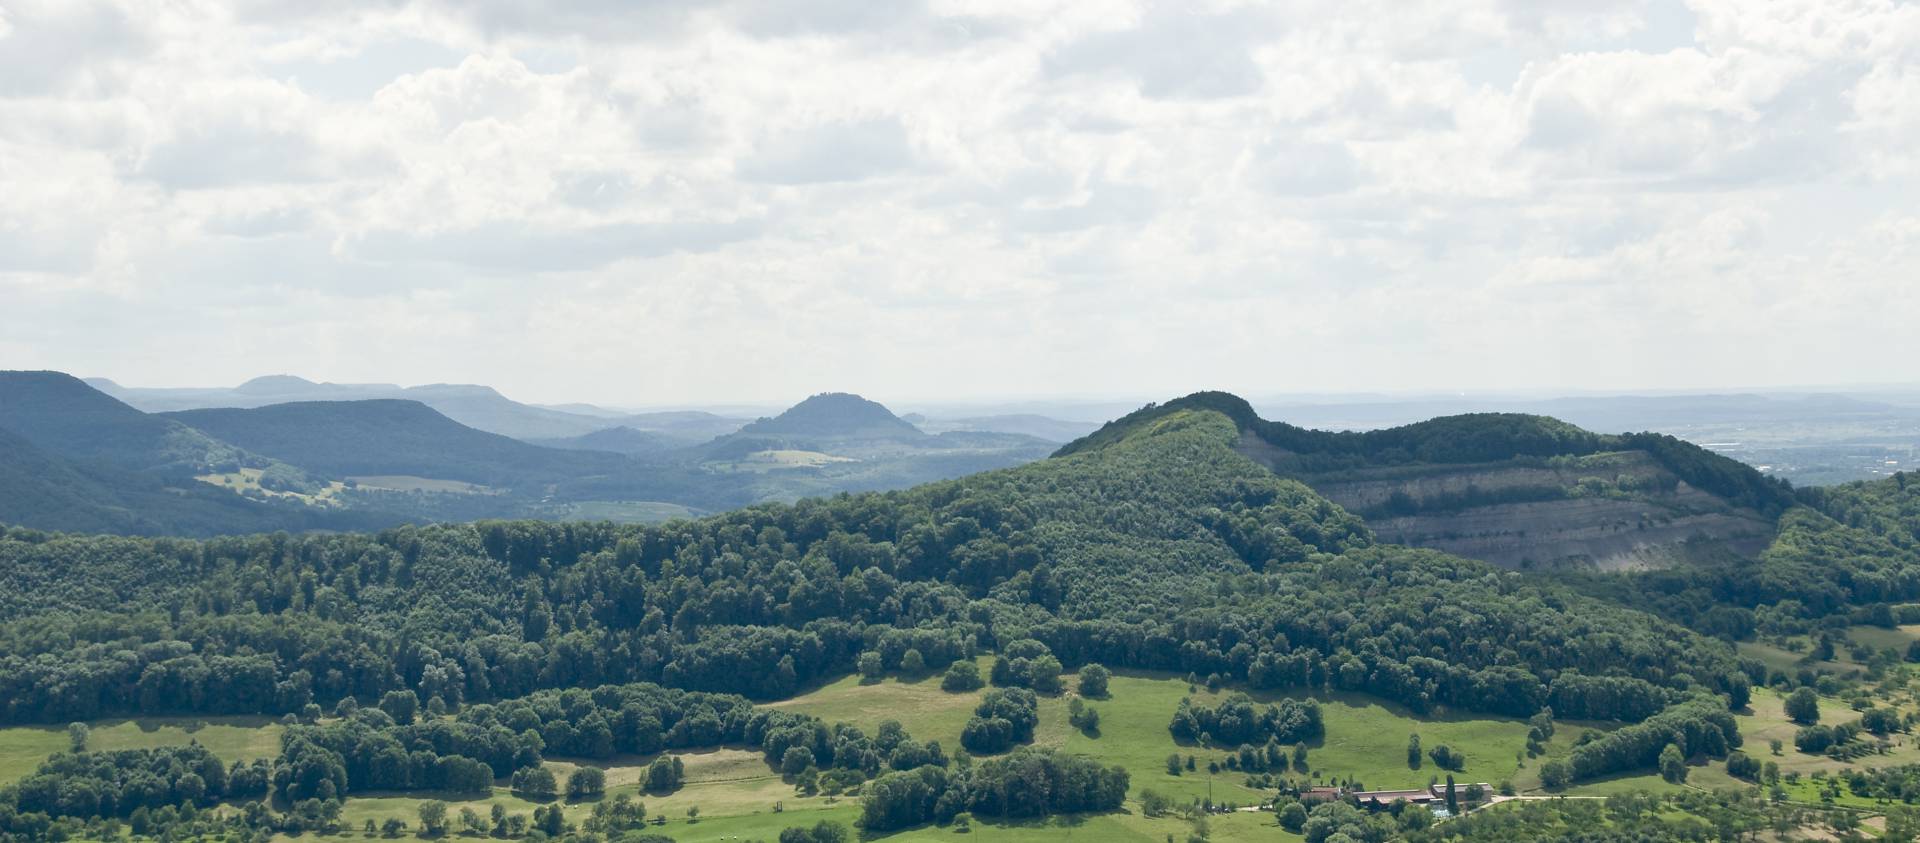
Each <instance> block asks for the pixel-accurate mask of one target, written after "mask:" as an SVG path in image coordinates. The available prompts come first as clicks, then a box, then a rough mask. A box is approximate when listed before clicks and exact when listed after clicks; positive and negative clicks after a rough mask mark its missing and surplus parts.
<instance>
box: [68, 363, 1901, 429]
mask: <svg viewBox="0 0 1920 843" xmlns="http://www.w3.org/2000/svg"><path fill="white" fill-rule="evenodd" d="M67 374H71V375H74V376H76V377H80V378H83V379H87V380H93V379H104V380H108V381H112V382H113V383H114V384H115V385H117V386H119V387H122V388H127V389H165V390H188V391H190V390H225V389H233V388H236V387H239V386H241V385H242V384H244V383H245V382H246V381H244V380H243V381H241V382H237V383H229V384H214V383H191V382H183V383H178V384H170V385H169V384H154V383H130V382H127V381H125V380H122V379H119V378H114V377H112V376H110V375H98V374H87V373H81V372H68V373H67ZM281 376H291V377H297V378H300V379H302V380H306V381H308V382H310V383H314V384H317V385H335V386H382V387H389V386H390V387H399V388H402V389H407V388H415V387H426V386H476V387H484V388H490V389H494V390H496V391H498V392H500V394H502V395H503V396H504V397H506V398H508V399H510V400H514V401H519V402H521V403H526V404H532V405H536V406H545V407H565V406H567V405H590V406H595V407H599V408H601V409H609V410H631V411H640V412H644V411H667V410H678V409H689V410H693V409H697V410H709V411H714V412H721V413H723V414H724V413H725V412H729V411H731V412H736V413H743V414H745V413H761V412H778V411H779V410H782V409H785V408H786V407H789V406H792V405H793V404H796V403H798V402H800V401H802V400H804V399H806V398H807V397H809V396H813V395H819V394H823V393H852V394H855V395H859V396H861V397H863V398H867V399H869V400H873V401H877V402H879V403H881V404H883V405H886V406H888V407H889V408H890V409H893V410H895V411H896V412H899V413H912V412H926V411H940V410H946V411H955V412H961V411H967V410H975V409H981V408H986V409H991V410H996V411H1018V410H1021V409H1022V408H1043V409H1044V408H1059V407H1074V406H1086V407H1094V406H1103V407H1119V406H1125V407H1128V408H1133V407H1138V406H1141V405H1144V404H1147V403H1159V402H1164V401H1168V400H1171V399H1174V398H1178V397H1181V396H1184V395H1188V394H1192V393H1194V392H1201V391H1209V390H1219V391H1226V392H1232V393H1234V394H1237V395H1240V396H1241V397H1243V398H1246V399H1248V400H1249V401H1250V402H1252V403H1254V404H1255V405H1257V406H1259V405H1266V406H1286V405H1290V404H1292V405H1302V406H1307V405H1328V406H1340V405H1349V404H1351V405H1364V404H1370V403H1381V404H1391V403H1423V402H1434V403H1444V402H1448V401H1458V402H1489V403H1493V404H1496V405H1497V404H1498V403H1499V402H1502V401H1512V402H1516V403H1518V402H1529V401H1551V400H1557V399H1569V400H1580V399H1631V398H1688V397H1695V398H1703V397H1724V396H1740V395H1757V396H1762V397H1767V398H1776V399H1791V398H1798V397H1805V396H1822V395H1832V396H1848V397H1856V398H1867V397H1885V394H1887V393H1891V394H1893V395H1896V396H1900V397H1903V398H1910V399H1912V400H1915V401H1920V382H1910V383H1877V384H1794V385H1786V386H1777V387H1774V386H1725V387H1701V388H1673V389H1620V390H1607V389H1597V390H1583V389H1575V388H1568V389H1553V388H1531V389H1530V388H1513V389H1482V390H1447V389H1434V388H1424V389H1422V388H1409V389H1402V390H1374V391H1353V392H1279V391H1273V390H1259V389H1253V390H1245V391H1236V390H1230V389H1221V388H1219V387H1213V386H1196V387H1193V388H1190V389H1186V390H1183V391H1179V392H1175V393H1169V394H1166V395H1152V394H1147V393H1137V394H1130V393H1108V394H1094V393H1058V394H1030V395H1018V394H999V395H995V394H986V395H971V396H951V395H930V396H929V395H912V394H902V395H891V394H880V393H873V394H869V393H864V392H860V391H859V390H852V389H843V388H837V387H831V386H828V387H822V388H818V389H813V390H809V391H806V392H800V393H794V394H791V395H786V394H781V395H761V396H734V397H731V398H723V399H717V400H713V401H694V402H675V403H653V404H648V403H630V402H620V401H612V400H598V399H596V398H595V397H594V396H592V395H585V396H574V397H567V398H561V399H558V400H534V399H529V398H525V397H523V396H520V395H515V394H513V393H511V392H509V391H507V390H504V389H500V388H499V387H497V386H496V385H494V384H489V383H484V382H455V381H434V382H429V383H397V382H393V381H379V380H373V381H336V380H327V379H323V378H312V377H307V376H305V375H299V374H294V373H289V372H275V373H271V374H266V375H258V376H255V377H281ZM246 380H252V378H248V379H246ZM1085 420H1105V418H1104V417H1103V418H1102V419H1091V418H1088V419H1085Z"/></svg>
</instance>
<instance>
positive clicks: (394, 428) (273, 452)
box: [162, 399, 627, 490]
mask: <svg viewBox="0 0 1920 843" xmlns="http://www.w3.org/2000/svg"><path fill="white" fill-rule="evenodd" d="M162 417H163V418H166V419H169V420H172V421H175V422H178V423H180V424H184V425H190V426H192V427H193V428H194V429H197V430H202V431H206V432H207V433H210V434H212V435H214V436H217V437H219V438H220V439H222V440H224V441H229V442H234V443H235V444H241V443H244V444H242V445H241V447H244V448H246V449H248V450H250V451H254V452H256V453H260V454H264V455H267V456H271V457H273V458H275V459H279V460H284V461H286V462H288V463H292V464H294V465H297V466H300V467H302V468H306V469H308V470H310V471H314V472H319V473H321V474H323V475H326V476H328V477H333V478H343V477H353V476H361V475H411V476H415V477H421V478H429V479H435V480H454V481H460V482H463V483H472V484H478V485H482V486H490V487H503V488H514V489H523V490H524V489H527V488H528V487H536V486H541V485H544V484H550V483H556V482H561V481H564V480H567V479H571V478H575V477H582V476H591V475H596V474H604V473H608V472H618V471H621V470H624V469H625V468H626V467H627V466H626V459H625V458H624V457H621V456H619V455H616V454H606V453H597V452H584V451H563V450H560V449H556V448H542V447H539V446H536V445H530V444H527V443H525V442H521V441H519V440H517V439H512V438H509V437H506V436H502V435H499V434H495V433H487V432H485V431H480V430H475V429H473V428H470V427H467V426H466V425H463V424H460V423H459V422H456V421H454V420H452V419H449V418H447V417H446V416H444V415H441V414H440V413H438V412H435V411H434V410H433V408H431V407H428V406H427V405H425V404H422V403H420V402H418V401H401V400H393V399H375V400H367V401H302V402H295V403H291V404H272V405H268V406H265V407H256V408H252V409H209V410H183V411H180V412H175V413H166V414H162Z"/></svg>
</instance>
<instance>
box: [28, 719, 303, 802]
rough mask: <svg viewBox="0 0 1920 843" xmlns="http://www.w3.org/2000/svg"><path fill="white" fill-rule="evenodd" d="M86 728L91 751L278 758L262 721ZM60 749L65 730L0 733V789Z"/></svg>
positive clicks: (276, 732)
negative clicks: (195, 746) (195, 745)
mask: <svg viewBox="0 0 1920 843" xmlns="http://www.w3.org/2000/svg"><path fill="white" fill-rule="evenodd" d="M91 725H92V728H93V733H92V735H91V736H89V737H88V739H87V748H88V749H92V750H100V751H104V750H114V749H144V748H148V747H157V746H185V745H187V744H188V743H189V742H193V741H198V742H199V743H200V745H202V746H205V747H206V748H207V749H209V750H211V751H212V752H213V754H215V755H218V756H220V759H221V760H223V761H226V762H229V763H231V762H233V761H251V760H253V759H255V758H271V757H273V756H275V755H279V754H280V725H279V724H278V723H274V722H273V721H271V720H269V719H267V718H264V717H178V718H175V717H148V718H141V719H138V720H102V721H96V722H94V723H93V724H91ZM66 749H67V729H66V727H65V726H58V727H54V726H17V727H14V728H11V729H0V785H5V784H10V783H12V782H15V781H19V780H20V779H21V778H23V777H25V776H26V775H27V774H29V773H32V772H33V771H34V768H36V767H38V766H40V762H42V761H45V760H46V758H47V756H49V755H52V754H54V753H56V752H65V751H66Z"/></svg>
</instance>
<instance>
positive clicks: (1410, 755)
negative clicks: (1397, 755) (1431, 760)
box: [1407, 732, 1420, 770]
mask: <svg viewBox="0 0 1920 843" xmlns="http://www.w3.org/2000/svg"><path fill="white" fill-rule="evenodd" d="M1407 767H1408V769H1413V770H1418V769H1420V733H1419V732H1415V733H1413V734H1411V735H1408V736H1407Z"/></svg>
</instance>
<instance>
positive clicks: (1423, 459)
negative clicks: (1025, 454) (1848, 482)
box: [1059, 392, 1795, 515]
mask: <svg viewBox="0 0 1920 843" xmlns="http://www.w3.org/2000/svg"><path fill="white" fill-rule="evenodd" d="M1185 409H1207V410H1213V411H1215V412H1219V413H1221V414H1223V415H1225V416H1227V417H1228V418H1230V419H1233V421H1234V424H1235V425H1236V426H1237V427H1239V429H1240V430H1242V431H1244V432H1246V433H1249V434H1251V435H1253V436H1255V437H1258V438H1259V439H1260V440H1261V441H1262V442H1264V443H1265V444H1266V445H1269V446H1271V447H1273V448H1277V449H1280V450H1281V451H1282V452H1284V453H1282V454H1278V455H1276V456H1277V457H1278V460H1277V462H1276V463H1275V464H1274V465H1273V467H1274V468H1276V470H1280V471H1282V472H1283V473H1288V474H1292V473H1300V474H1318V473H1329V472H1337V471H1341V470H1348V469H1359V468H1366V467H1371V466H1398V465H1408V464H1416V463H1433V464H1468V463H1487V462H1498V461H1501V460H1510V459H1514V458H1521V457H1533V458H1548V457H1555V456H1587V455H1591V454H1597V453H1601V452H1606V451H1622V450H1643V451H1647V452H1649V453H1650V454H1652V455H1653V456H1654V457H1655V458H1656V459H1657V460H1659V461H1660V462H1661V463H1662V464H1663V465H1665V466H1666V467H1667V468H1669V469H1670V470H1672V471H1673V472H1674V473H1676V474H1678V475H1679V476H1680V477H1681V478H1682V479H1684V480H1686V481H1687V482H1688V483H1691V484H1692V485H1694V486H1696V487H1699V488H1701V489H1705V490H1708V491H1710V492H1713V493H1714V494H1717V495H1720V496H1722V497H1724V498H1726V499H1728V500H1730V501H1732V502H1734V503H1735V504H1737V505H1739V506H1745V507H1750V508H1753V509H1757V510H1761V511H1764V512H1768V513H1772V514H1776V515H1777V514H1779V513H1780V512H1782V511H1785V510H1786V509H1787V508H1788V507H1790V506H1792V505H1793V504H1794V503H1795V498H1794V494H1793V488H1792V486H1791V485H1789V484H1787V483H1786V482H1784V481H1780V480H1775V479H1773V478H1770V477H1767V476H1766V475H1764V474H1761V473H1760V472H1758V471H1756V470H1754V469H1753V467H1752V466H1748V465H1746V464H1745V463H1742V462H1740V461H1738V460H1733V459H1729V458H1727V457H1723V456H1720V455H1718V454H1715V453H1713V452H1712V451H1708V450H1706V449H1704V448H1701V447H1700V446H1698V445H1694V444H1692V443H1689V442H1685V441H1682V440H1680V439H1676V438H1674V437H1672V436H1667V435H1665V434H1659V433H1624V434H1603V433H1594V432H1592V431H1588V430H1582V429H1581V428H1579V427H1576V426H1574V425H1571V424H1568V423H1566V422H1563V421H1560V420H1558V419H1554V418H1549V417H1547V416H1533V415H1523V414H1518V413H1469V414H1466V415H1458V416H1442V417H1440V418H1436V419H1431V420H1428V421H1424V422H1419V423H1416V424H1410V425H1404V426H1401V427H1392V428H1386V429H1382V430H1368V431H1325V430H1308V429H1306V428H1302V427H1296V426H1294V425H1290V424H1287V423H1285V422H1277V421H1268V420H1266V419H1262V418H1260V416H1259V415H1258V414H1257V413H1255V412H1254V409H1253V406H1252V405H1251V404H1248V403H1247V402H1246V400H1245V399H1242V398H1240V397H1239V396H1236V395H1232V394H1229V393H1225V392H1196V393H1194V394H1192V395H1189V396H1186V397H1184V398H1179V399H1175V400H1173V401H1168V402H1166V403H1165V404H1157V405H1156V404H1150V405H1148V406H1146V407H1143V408H1141V409H1139V410H1136V411H1134V412H1133V413H1130V414H1128V415H1126V416H1124V417H1122V418H1120V419H1116V420H1114V421H1112V422H1109V423H1107V425H1106V426H1104V427H1102V428H1101V429H1100V430H1099V431H1096V432H1094V433H1093V434H1090V435H1088V436H1086V437H1085V438H1082V439H1080V440H1078V441H1075V442H1072V443H1069V444H1067V445H1066V446H1065V447H1063V448H1061V449H1060V451H1059V453H1061V454H1071V453H1075V452H1078V451H1083V450H1088V449H1092V448H1098V447H1102V446H1104V445H1106V444H1108V443H1111V442H1112V441H1114V440H1116V439H1119V438H1123V437H1125V436H1126V435H1127V434H1128V433H1129V432H1130V431H1132V430H1135V429H1137V428H1139V427H1140V426H1142V425H1145V424H1150V423H1152V422H1153V421H1154V420H1156V419H1158V418H1160V417H1162V416H1165V415H1167V414H1170V413H1175V412H1178V411H1180V410H1185Z"/></svg>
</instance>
